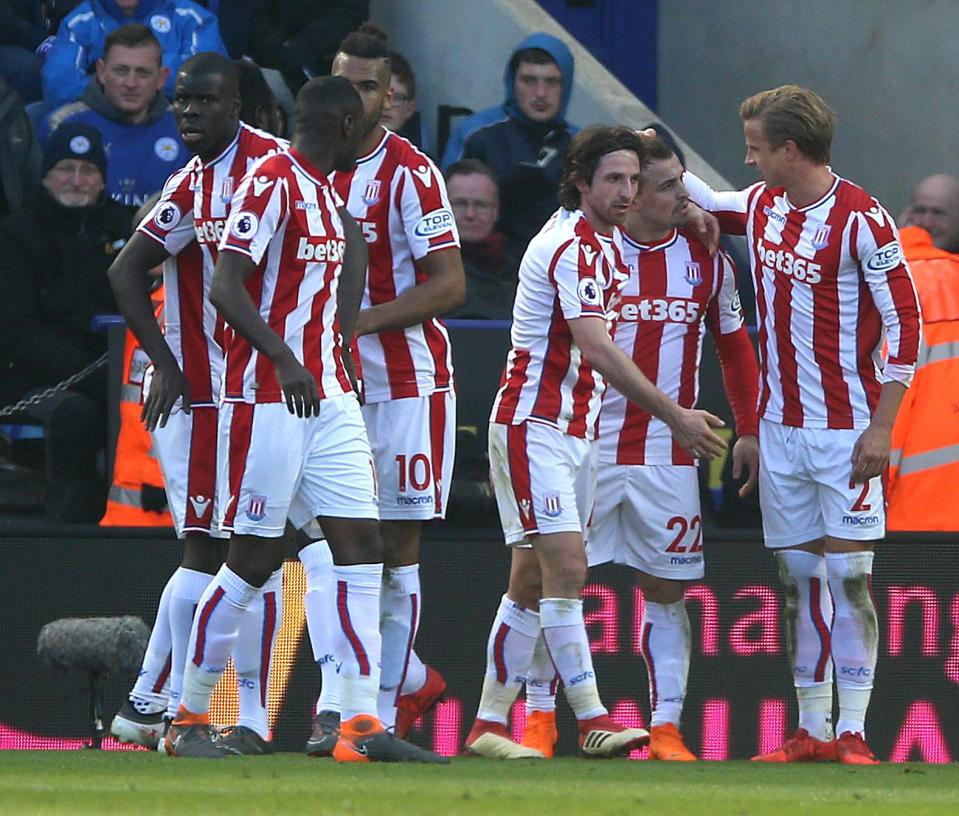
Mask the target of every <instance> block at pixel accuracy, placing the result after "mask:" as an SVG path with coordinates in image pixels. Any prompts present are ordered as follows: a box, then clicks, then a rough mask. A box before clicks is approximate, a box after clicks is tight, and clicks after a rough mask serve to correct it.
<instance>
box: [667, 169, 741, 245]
mask: <svg viewBox="0 0 959 816" xmlns="http://www.w3.org/2000/svg"><path fill="white" fill-rule="evenodd" d="M683 184H685V185H686V189H687V190H688V191H689V197H690V199H692V201H693V203H694V204H696V205H697V206H698V207H702V209H704V210H706V212H710V213H712V214H713V215H715V216H716V217H717V218H718V219H719V226H720V227H721V228H722V231H723V232H725V233H728V234H730V235H743V234H744V233H745V231H746V210H747V208H748V205H749V196H750V195H751V194H752V193H753V190H754V188H753V187H748V188H746V189H745V190H728V191H722V192H721V191H718V190H714V189H713V188H712V187H710V186H709V185H708V184H707V183H706V182H705V181H703V180H702V179H701V178H700V177H699V176H697V175H696V174H695V173H693V172H692V171H690V170H687V171H686V172H685V173H683Z"/></svg>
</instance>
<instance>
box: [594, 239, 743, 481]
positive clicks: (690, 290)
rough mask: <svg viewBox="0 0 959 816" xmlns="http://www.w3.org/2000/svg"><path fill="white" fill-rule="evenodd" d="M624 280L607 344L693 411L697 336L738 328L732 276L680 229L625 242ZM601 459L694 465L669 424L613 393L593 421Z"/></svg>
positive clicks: (721, 260) (721, 256)
mask: <svg viewBox="0 0 959 816" xmlns="http://www.w3.org/2000/svg"><path fill="white" fill-rule="evenodd" d="M623 260H624V261H625V262H626V264H627V266H628V267H629V272H630V276H629V280H628V281H627V282H626V283H625V284H624V286H623V288H622V300H621V301H620V304H619V306H618V307H617V310H616V319H615V323H614V325H613V339H614V340H615V342H616V344H617V345H618V346H619V347H620V348H621V349H623V351H625V352H626V353H627V354H628V355H629V356H630V357H631V358H632V359H633V361H634V362H635V363H636V365H637V366H638V367H639V368H640V370H641V371H642V372H643V374H645V375H646V377H647V378H648V379H649V380H650V382H652V383H654V384H655V385H656V387H657V388H659V389H660V390H661V391H662V392H663V393H665V394H666V395H667V396H668V397H669V398H670V399H672V400H675V401H676V402H678V403H679V404H680V405H682V406H683V407H684V408H692V407H693V406H695V404H696V400H697V398H698V396H699V364H700V359H701V357H702V350H703V336H704V334H705V332H706V328H707V327H708V328H709V330H710V331H711V332H713V333H714V334H730V333H732V332H736V331H739V330H740V328H741V327H742V325H743V315H742V310H741V309H740V305H739V292H738V291H737V289H736V270H735V267H734V266H733V264H732V261H730V259H729V257H728V256H727V255H725V253H722V252H719V253H717V254H716V256H715V257H710V256H709V252H708V251H707V250H706V248H705V247H704V246H703V245H702V243H700V242H699V241H698V240H697V239H696V238H695V237H694V236H693V235H691V234H689V233H687V232H686V231H685V230H682V231H678V230H673V231H672V232H670V234H669V235H668V236H666V237H665V238H664V239H663V240H662V241H659V242H657V243H655V244H639V243H636V242H635V241H632V240H631V239H630V238H629V236H626V235H624V236H623ZM599 457H600V461H601V462H610V463H614V464H618V465H692V464H694V462H693V458H692V457H691V456H690V455H689V453H687V452H686V451H685V450H683V448H681V447H680V446H679V445H677V444H676V443H675V442H674V441H673V437H672V434H671V432H670V430H669V428H668V427H667V425H666V424H665V423H664V422H663V421H662V420H659V419H656V418H655V417H654V416H652V414H650V413H649V412H648V411H644V410H643V409H642V408H640V407H639V406H638V405H636V404H635V403H633V402H629V401H628V400H627V399H626V398H625V397H624V396H623V395H622V394H621V393H620V392H619V391H617V390H616V389H614V388H613V387H612V386H610V387H608V388H607V389H606V393H605V394H604V395H603V404H602V410H601V411H600V416H599Z"/></svg>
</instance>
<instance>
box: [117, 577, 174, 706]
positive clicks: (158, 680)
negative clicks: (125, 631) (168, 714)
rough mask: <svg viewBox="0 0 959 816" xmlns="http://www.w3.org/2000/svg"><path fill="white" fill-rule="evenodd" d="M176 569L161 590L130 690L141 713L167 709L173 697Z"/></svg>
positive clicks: (130, 698) (132, 703) (133, 701)
mask: <svg viewBox="0 0 959 816" xmlns="http://www.w3.org/2000/svg"><path fill="white" fill-rule="evenodd" d="M175 575H176V573H175V572H174V573H173V575H171V576H170V579H169V580H168V581H167V582H166V586H164V587H163V592H161V593H160V602H159V603H158V604H157V615H156V620H155V621H154V622H153V631H151V632H150V640H149V642H148V643H147V649H146V652H144V653H143V663H142V665H141V666H140V673H139V674H138V675H137V681H136V683H134V685H133V689H132V690H131V691H130V696H129V700H130V705H132V706H133V708H134V709H136V710H137V711H139V712H140V713H141V714H158V713H160V712H161V711H166V704H167V700H168V699H169V697H170V665H171V662H172V654H171V649H172V648H173V644H172V642H171V640H170V596H171V595H172V594H173V578H174V576H175Z"/></svg>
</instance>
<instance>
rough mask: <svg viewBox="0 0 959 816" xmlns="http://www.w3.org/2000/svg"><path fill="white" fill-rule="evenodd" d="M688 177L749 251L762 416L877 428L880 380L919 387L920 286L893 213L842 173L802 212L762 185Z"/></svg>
mask: <svg viewBox="0 0 959 816" xmlns="http://www.w3.org/2000/svg"><path fill="white" fill-rule="evenodd" d="M684 181H685V183H686V187H687V188H688V190H689V193H690V196H691V198H692V199H693V200H694V201H695V202H696V203H697V204H699V205H700V206H701V207H703V208H704V209H706V210H709V211H711V212H714V213H715V214H716V215H717V216H719V218H720V222H721V223H722V224H723V228H724V229H725V230H727V231H728V232H734V233H738V234H745V235H746V239H747V241H748V243H749V255H750V266H751V267H752V274H753V284H754V286H755V289H756V311H757V315H758V322H759V359H760V376H761V381H760V398H759V416H760V417H763V418H765V419H767V420H770V421H773V422H779V423H782V424H783V425H792V426H797V427H804V428H860V429H861V428H865V427H867V426H868V424H869V422H870V421H871V418H872V413H873V411H874V410H875V407H876V403H877V401H878V399H879V392H880V387H881V386H880V383H881V382H887V381H890V380H896V381H898V382H901V383H903V384H904V385H907V386H908V385H909V382H910V380H911V379H912V375H913V371H914V370H915V363H916V358H917V356H918V350H919V336H920V331H919V322H920V321H919V305H918V301H917V298H916V290H915V287H914V286H913V283H912V278H911V276H910V274H909V268H908V267H907V265H906V261H905V258H904V256H903V254H902V247H901V246H900V244H899V232H898V230H897V229H896V225H895V223H894V222H893V220H892V218H891V217H890V216H889V213H888V212H886V210H885V209H884V208H883V207H882V205H880V204H879V202H878V201H876V199H875V198H873V197H872V196H870V195H869V194H868V193H867V192H866V191H864V190H863V189H862V188H860V187H857V186H856V185H855V184H852V183H851V182H849V181H846V180H845V179H842V178H839V177H838V176H836V177H834V182H833V185H832V187H830V189H829V190H828V192H827V193H826V194H825V195H824V196H823V197H822V198H820V199H819V200H818V201H816V202H814V203H813V204H810V205H809V206H808V207H802V208H797V207H794V206H793V205H792V204H791V203H790V201H789V197H788V196H787V195H786V192H785V190H784V189H783V188H772V189H770V188H768V187H767V186H766V185H765V184H764V183H762V182H760V183H759V184H755V185H753V186H752V187H748V188H747V189H745V190H741V191H738V192H726V193H717V192H716V191H714V190H712V189H711V188H710V187H709V186H708V185H707V184H706V183H705V182H704V181H702V180H701V179H699V178H697V177H696V176H694V175H693V174H692V173H689V172H687V173H686V174H685V176H684ZM884 331H885V340H886V342H887V343H888V345H889V359H888V362H887V363H886V365H885V367H884V368H883V366H882V361H881V358H880V350H881V347H882V342H883V334H884Z"/></svg>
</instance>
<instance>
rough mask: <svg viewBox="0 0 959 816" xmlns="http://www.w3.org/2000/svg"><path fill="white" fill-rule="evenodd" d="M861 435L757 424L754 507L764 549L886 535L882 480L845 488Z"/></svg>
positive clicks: (772, 424)
mask: <svg viewBox="0 0 959 816" xmlns="http://www.w3.org/2000/svg"><path fill="white" fill-rule="evenodd" d="M861 433H862V431H859V430H854V429H853V430H834V429H823V428H793V427H791V426H788V425H780V424H779V423H778V422H769V421H767V420H761V421H760V424H759V507H760V509H761V510H762V514H763V537H764V538H765V541H766V546H767V547H772V548H778V547H794V546H796V545H797V544H804V543H806V542H808V541H815V540H817V539H820V538H822V537H823V536H832V537H835V538H846V539H853V540H856V541H872V540H874V539H877V538H882V537H883V536H884V535H885V534H886V510H885V506H884V504H883V495H882V478H881V477H879V476H876V477H875V478H873V479H870V480H869V482H868V483H867V484H864V485H863V484H857V485H854V486H851V485H850V484H849V476H850V474H851V472H852V461H851V457H852V449H853V446H854V445H855V444H856V440H857V439H858V438H859V436H860V434H861Z"/></svg>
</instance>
